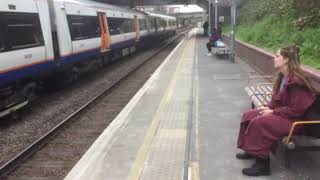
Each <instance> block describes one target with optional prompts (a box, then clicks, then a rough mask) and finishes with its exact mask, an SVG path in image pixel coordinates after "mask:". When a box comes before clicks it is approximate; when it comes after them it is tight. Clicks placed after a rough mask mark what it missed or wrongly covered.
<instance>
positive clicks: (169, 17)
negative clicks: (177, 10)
mask: <svg viewBox="0 0 320 180" xmlns="http://www.w3.org/2000/svg"><path fill="white" fill-rule="evenodd" d="M143 12H144V13H146V14H147V15H149V16H154V17H160V18H164V19H172V20H175V19H176V18H175V17H172V16H168V15H163V14H156V13H152V12H147V11H143Z"/></svg>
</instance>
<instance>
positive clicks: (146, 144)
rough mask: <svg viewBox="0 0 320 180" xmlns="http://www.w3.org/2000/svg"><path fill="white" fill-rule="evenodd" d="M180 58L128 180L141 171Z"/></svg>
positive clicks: (179, 64)
mask: <svg viewBox="0 0 320 180" xmlns="http://www.w3.org/2000/svg"><path fill="white" fill-rule="evenodd" d="M176 50H177V48H176V49H174V50H173V51H172V52H171V53H170V55H171V54H173V53H175V51H176ZM185 51H186V48H185V49H184V50H183V52H185ZM182 54H184V53H182ZM170 55H169V56H170ZM169 56H168V58H171V56H172V55H171V56H170V57H169ZM182 59H183V58H180V59H179V62H178V65H177V67H176V71H175V72H174V75H173V78H172V79H171V81H170V84H169V86H168V87H167V89H166V91H165V94H164V96H163V97H162V99H161V101H160V104H159V107H158V109H157V111H156V113H155V116H154V117H153V120H152V122H151V125H150V127H149V129H148V131H147V133H146V136H145V138H144V141H143V144H142V145H141V147H140V149H139V151H138V154H137V156H136V159H135V161H134V163H133V165H132V168H131V170H130V173H129V175H128V178H127V179H129V180H138V179H139V178H140V176H141V174H142V172H143V169H144V163H145V160H146V158H147V155H148V152H149V149H150V146H151V143H152V141H153V138H154V136H155V134H156V132H157V129H158V125H159V123H160V115H161V112H162V111H163V109H164V107H165V105H166V102H168V101H169V100H170V99H169V98H171V96H169V95H170V94H171V93H172V92H173V87H175V86H174V85H175V83H176V79H177V70H178V69H179V68H180V66H181V64H182V62H183V61H182Z"/></svg>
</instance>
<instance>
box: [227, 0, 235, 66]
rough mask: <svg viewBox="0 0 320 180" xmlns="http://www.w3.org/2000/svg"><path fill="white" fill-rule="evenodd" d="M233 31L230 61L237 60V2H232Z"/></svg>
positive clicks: (231, 34)
mask: <svg viewBox="0 0 320 180" xmlns="http://www.w3.org/2000/svg"><path fill="white" fill-rule="evenodd" d="M231 3H232V4H231V32H230V51H231V54H230V56H229V57H230V61H231V62H233V63H234V62H235V54H236V52H235V35H236V2H235V0H232V2H231Z"/></svg>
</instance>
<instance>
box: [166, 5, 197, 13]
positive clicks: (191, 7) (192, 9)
mask: <svg viewBox="0 0 320 180" xmlns="http://www.w3.org/2000/svg"><path fill="white" fill-rule="evenodd" d="M167 7H170V8H171V7H177V8H179V11H178V13H189V12H203V9H202V8H201V7H199V6H198V5H187V6H186V5H169V6H167Z"/></svg>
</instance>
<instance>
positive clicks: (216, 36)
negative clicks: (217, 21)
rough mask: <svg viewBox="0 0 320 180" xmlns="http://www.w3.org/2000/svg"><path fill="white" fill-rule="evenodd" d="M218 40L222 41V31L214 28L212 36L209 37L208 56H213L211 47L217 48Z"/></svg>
mask: <svg viewBox="0 0 320 180" xmlns="http://www.w3.org/2000/svg"><path fill="white" fill-rule="evenodd" d="M218 40H221V41H222V36H221V30H217V29H216V28H213V29H212V32H211V36H210V37H209V42H208V43H207V49H208V51H209V52H208V54H207V56H211V55H212V53H211V51H212V48H211V47H215V46H216V42H217V41H218Z"/></svg>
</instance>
